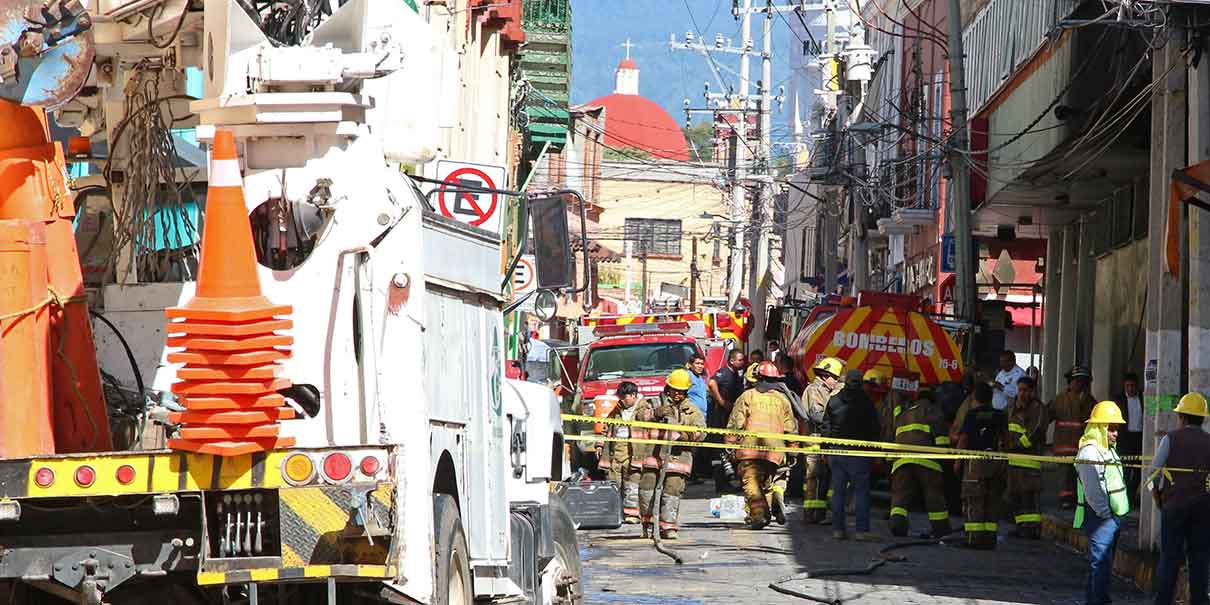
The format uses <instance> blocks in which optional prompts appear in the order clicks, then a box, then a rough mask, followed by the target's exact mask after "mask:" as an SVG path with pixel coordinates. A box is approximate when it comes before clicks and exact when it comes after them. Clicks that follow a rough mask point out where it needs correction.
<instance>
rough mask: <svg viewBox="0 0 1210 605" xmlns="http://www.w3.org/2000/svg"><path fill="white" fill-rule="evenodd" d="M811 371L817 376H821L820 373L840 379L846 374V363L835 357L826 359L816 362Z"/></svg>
mask: <svg viewBox="0 0 1210 605" xmlns="http://www.w3.org/2000/svg"><path fill="white" fill-rule="evenodd" d="M811 369H812V370H813V371H814V372H815V376H816V377H818V376H819V372H821V371H822V372H827V373H828V374H831V375H832V376H835V377H836V378H840V377H841V375H843V374H844V362H843V361H841V360H839V359H836V358H835V357H824V358H823V359H820V360H819V361H817V362H815V365H814V366H811Z"/></svg>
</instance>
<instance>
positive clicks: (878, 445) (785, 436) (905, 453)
mask: <svg viewBox="0 0 1210 605" xmlns="http://www.w3.org/2000/svg"><path fill="white" fill-rule="evenodd" d="M561 417H562V419H563V420H564V421H566V422H574V423H583V424H609V425H615V426H630V427H636V428H645V429H658V430H666V431H677V432H680V433H705V434H711V435H733V436H738V437H754V438H757V439H775V440H780V441H789V442H799V443H807V444H812V445H811V446H808V447H794V446H790V447H768V446H760V445H741V444H738V443H735V444H728V443H709V442H693V441H669V440H661V439H639V438H621V437H606V436H602V435H565V436H564V439H565V440H567V441H594V442H596V441H599V442H606V443H638V444H646V445H672V446H676V447H685V448H688V447H696V448H708V449H723V450H735V449H747V450H753V449H754V450H761V451H770V452H783V453H789V454H816V455H826V456H860V457H866V458H887V459H897V458H904V457H917V458H919V457H922V456H923V457H927V458H930V459H934V460H995V461H1009V462H1011V461H1017V462H1023V461H1031V462H1038V463H1043V464H1065V465H1066V464H1099V465H1112V466H1122V467H1126V468H1148V467H1147V465H1145V464H1142V463H1143V462H1146V461H1148V460H1150V457H1149V456H1123V457H1122V458H1121V460H1122V462H1119V463H1107V462H1102V461H1100V460H1081V459H1078V458H1075V457H1073V456H1046V455H1042V454H1023V453H1016V452H995V451H980V450H964V449H958V448H952V447H938V446H928V445H908V444H904V443H894V442H888V441H865V440H861V439H841V438H836V437H822V436H819V435H799V434H795V433H769V432H760V431H745V430H737V429H721V428H713V427H701V426H692V425H683V424H669V423H664V422H648V421H642V420H623V419H621V418H609V417H606V418H598V417H595V416H583V415H580V414H562V415H561ZM824 445H828V446H840V447H839V448H836V447H830V448H827V449H824V448H822V447H821V446H824ZM880 450H881V451H880ZM1127 460H1130V461H1134V460H1137V461H1139V462H1138V463H1128V462H1126V461H1127ZM1165 470H1167V471H1178V472H1196V471H1198V470H1199V469H1191V468H1173V467H1165Z"/></svg>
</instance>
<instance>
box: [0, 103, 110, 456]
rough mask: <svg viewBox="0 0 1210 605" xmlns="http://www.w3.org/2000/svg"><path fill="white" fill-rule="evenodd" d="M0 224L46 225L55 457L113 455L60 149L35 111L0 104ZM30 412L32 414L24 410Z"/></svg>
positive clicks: (38, 113)
mask: <svg viewBox="0 0 1210 605" xmlns="http://www.w3.org/2000/svg"><path fill="white" fill-rule="evenodd" d="M0 124H3V125H4V128H0V219H27V220H35V221H40V222H42V223H44V224H45V225H46V229H45V242H46V244H45V251H46V259H47V263H48V264H47V266H46V271H47V273H46V280H47V281H48V282H49V287H50V290H51V291H53V292H54V294H55V296H56V301H55V304H54V305H53V306H52V307H51V308H50V310H49V313H50V316H49V321H50V334H49V338H50V343H49V347H50V351H51V357H50V362H49V363H50V366H49V368H50V370H49V372H50V377H51V384H52V387H51V408H50V411H49V412H48V413H49V414H50V418H51V419H52V420H51V422H53V425H54V433H55V445H56V449H57V451H58V452H59V453H75V452H95V451H104V450H108V449H112V447H113V443H112V439H111V436H110V432H109V419H108V414H107V412H106V407H105V399H104V392H103V390H102V387H101V375H100V371H99V369H98V366H97V355H96V348H95V345H94V343H93V335H92V325H91V323H90V322H89V318H88V307H87V304H88V303H87V301H86V300H85V298H84V280H83V276H82V275H81V271H80V258H79V254H78V252H77V251H76V238H75V233H74V231H73V230H72V217H73V216H75V207H74V205H73V203H72V199H71V196H70V194H69V192H68V190H67V183H66V181H65V178H64V175H65V173H66V162H65V160H64V158H63V149H62V148H61V147H60V146H59V145H58V144H57V143H52V142H51V141H50V131H49V130H48V129H47V126H46V114H45V112H44V111H42V110H41V109H39V108H33V107H22V106H20V105H17V104H15V103H11V102H8V101H0ZM31 411H32V410H31Z"/></svg>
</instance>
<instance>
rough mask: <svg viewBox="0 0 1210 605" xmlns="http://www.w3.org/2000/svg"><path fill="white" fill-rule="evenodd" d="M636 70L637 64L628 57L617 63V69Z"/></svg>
mask: <svg viewBox="0 0 1210 605" xmlns="http://www.w3.org/2000/svg"><path fill="white" fill-rule="evenodd" d="M638 68H639V65H638V63H635V62H634V59H631V58H630V57H627V58H625V59H622V60H621V61H619V62H618V69H638Z"/></svg>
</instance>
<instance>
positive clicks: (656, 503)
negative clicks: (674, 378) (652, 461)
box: [651, 412, 685, 565]
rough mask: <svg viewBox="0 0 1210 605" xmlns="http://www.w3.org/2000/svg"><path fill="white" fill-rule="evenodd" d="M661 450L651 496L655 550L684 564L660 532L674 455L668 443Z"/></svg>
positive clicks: (677, 419)
mask: <svg viewBox="0 0 1210 605" xmlns="http://www.w3.org/2000/svg"><path fill="white" fill-rule="evenodd" d="M673 414H674V415H673V418H672V422H673V424H680V423H681V418H680V414H678V413H676V412H673ZM659 451H660V454H661V456H660V474H659V475H657V476H656V480H655V493H654V494H652V496H651V515H652V517H653V519H654V522H653V523H652V532H651V537H652V541H653V542H654V544H655V550H656V551H657V552H659V553H661V554H664V555H667V556H668V557H670V558H671V559H672V560H673V561H676V564H677V565H683V564H684V563H685V560H684V559H682V558H681V556H680V555H678V554H677V553H676V552H675V551H673V550H670V549H668V548H666V547H665V546H664V543H663V541H662V539H661V537H660V534H661V533H663V531H662V529H661V528H660V521H661V519H660V517H661V516H662V515H661V514H660V504H661V503H662V500H663V494H664V479H665V478H666V477H667V476H668V460H669V458H671V457H672V446H671V445H667V444H665V445H661V446H660V450H659Z"/></svg>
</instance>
